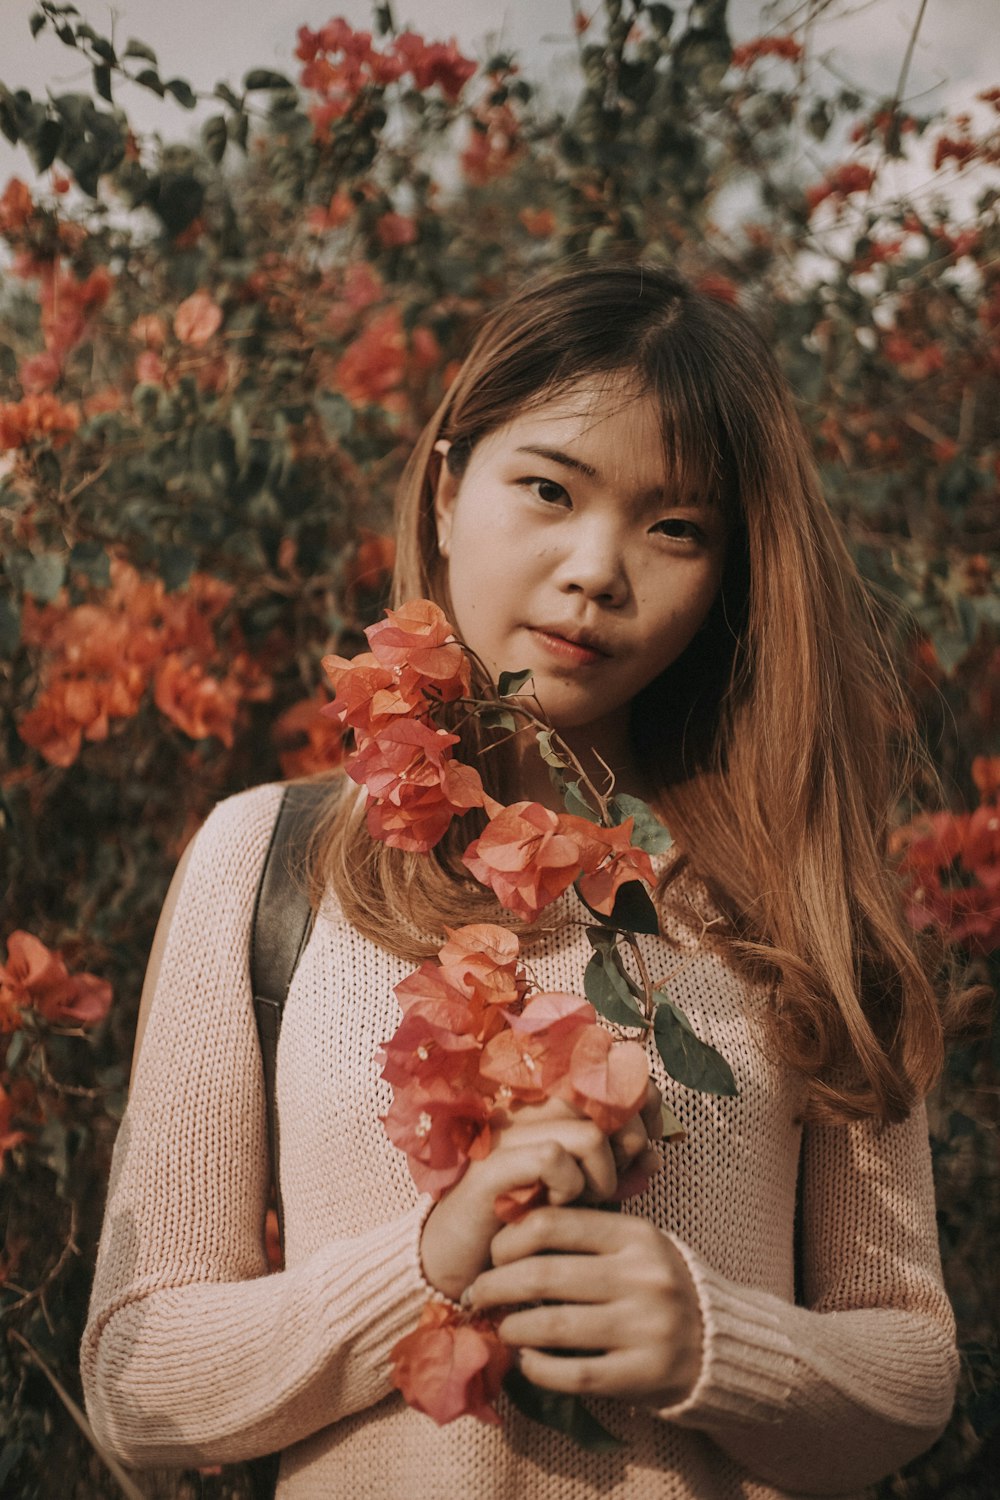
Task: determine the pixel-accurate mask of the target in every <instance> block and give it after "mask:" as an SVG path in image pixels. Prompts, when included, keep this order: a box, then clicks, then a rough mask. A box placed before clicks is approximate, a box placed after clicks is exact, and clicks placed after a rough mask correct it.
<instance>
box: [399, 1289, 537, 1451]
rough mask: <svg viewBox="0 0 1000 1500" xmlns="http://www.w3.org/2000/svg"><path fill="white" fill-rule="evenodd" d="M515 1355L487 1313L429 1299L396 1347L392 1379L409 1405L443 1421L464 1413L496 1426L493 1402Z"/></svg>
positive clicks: (449, 1420)
mask: <svg viewBox="0 0 1000 1500" xmlns="http://www.w3.org/2000/svg"><path fill="white" fill-rule="evenodd" d="M513 1358H514V1356H513V1353H512V1351H511V1350H510V1349H509V1348H508V1347H507V1345H506V1344H504V1343H502V1342H501V1340H500V1339H499V1338H498V1337H497V1333H496V1330H495V1329H494V1328H493V1326H492V1324H491V1323H490V1322H489V1321H488V1320H487V1319H486V1318H483V1317H477V1318H471V1319H469V1318H464V1317H463V1316H462V1315H461V1314H459V1313H456V1312H455V1311H454V1309H452V1308H449V1307H446V1306H445V1305H444V1304H443V1303H441V1302H428V1304H427V1306H426V1307H425V1308H424V1311H423V1313H422V1315H421V1318H420V1322H419V1323H418V1324H417V1327H416V1328H415V1329H414V1330H413V1332H412V1333H408V1334H406V1336H405V1337H404V1338H401V1339H400V1340H399V1342H398V1343H397V1344H396V1346H395V1348H394V1349H393V1351H392V1373H391V1377H390V1378H391V1380H392V1383H393V1385H394V1386H395V1387H396V1389H397V1390H398V1391H400V1392H401V1393H402V1396H403V1399H404V1400H405V1401H407V1402H408V1403H409V1405H410V1406H413V1407H416V1409H417V1411H422V1412H425V1413H426V1415H427V1416H429V1417H433V1419H434V1421H435V1422H437V1423H438V1425H439V1426H443V1425H444V1423H446V1422H453V1421H454V1420H455V1418H456V1417H462V1416H472V1417H478V1418H479V1420H480V1421H481V1422H490V1423H492V1424H493V1425H496V1424H497V1423H498V1422H499V1421H500V1418H499V1417H498V1416H497V1413H496V1411H495V1410H494V1408H493V1404H492V1403H493V1402H494V1401H495V1400H496V1399H497V1397H498V1396H499V1394H500V1387H501V1385H502V1384H503V1378H504V1376H505V1375H506V1373H507V1371H508V1370H509V1369H510V1366H511V1364H512V1363H513Z"/></svg>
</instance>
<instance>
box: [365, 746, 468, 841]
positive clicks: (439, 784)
mask: <svg viewBox="0 0 1000 1500" xmlns="http://www.w3.org/2000/svg"><path fill="white" fill-rule="evenodd" d="M457 743H458V736H457V735H453V734H446V733H445V732H444V730H441V729H431V728H429V726H428V725H426V724H422V723H420V722H419V721H414V720H412V719H406V718H401V719H399V720H398V721H394V722H390V723H389V724H386V725H384V726H382V727H380V728H379V729H378V732H377V737H376V738H375V739H372V740H370V741H367V742H366V743H365V744H364V745H363V746H362V748H361V749H360V750H358V751H356V752H355V754H354V755H353V756H351V758H350V759H349V761H348V763H347V773H348V775H349V776H350V777H351V778H352V779H353V780H354V781H357V782H358V783H359V784H361V785H362V786H365V787H367V789H368V797H369V805H368V814H367V817H368V828H369V830H370V832H371V834H372V837H373V838H377V839H380V840H381V841H382V842H383V843H386V844H389V845H390V846H391V847H392V848H395V849H409V850H412V851H415V852H426V850H428V849H430V848H433V846H434V845H435V844H436V843H437V842H438V841H439V840H440V839H441V838H442V837H443V836H444V833H445V832H446V830H447V828H448V827H449V825H450V823H451V820H452V818H453V817H454V816H455V814H456V813H461V812H466V811H467V810H468V809H469V808H470V807H481V806H482V804H483V798H484V796H485V793H484V792H483V785H482V782H481V781H480V779H479V773H478V772H477V771H474V770H473V768H472V767H471V766H465V765H461V764H460V763H459V762H457V761H454V760H452V759H451V747H452V746H453V745H455V744H457Z"/></svg>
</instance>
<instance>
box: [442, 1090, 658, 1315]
mask: <svg viewBox="0 0 1000 1500" xmlns="http://www.w3.org/2000/svg"><path fill="white" fill-rule="evenodd" d="M659 1135H660V1095H659V1093H658V1091H657V1090H656V1088H655V1086H654V1085H653V1084H650V1086H649V1091H648V1092H647V1096H646V1100H645V1102H644V1104H643V1107H642V1111H641V1113H640V1114H637V1115H634V1116H633V1117H632V1119H630V1120H628V1121H627V1122H626V1124H625V1125H623V1126H622V1128H621V1130H619V1131H616V1133H615V1134H614V1135H613V1136H611V1137H608V1136H606V1135H605V1134H604V1132H603V1131H602V1130H601V1129H600V1128H599V1127H598V1126H597V1125H595V1124H594V1122H593V1121H592V1120H589V1119H587V1117H586V1116H585V1115H583V1114H581V1113H580V1112H579V1111H578V1110H575V1109H573V1108H572V1107H571V1106H570V1105H568V1104H565V1103H563V1102H562V1101H561V1100H558V1099H550V1100H547V1101H546V1102H545V1103H544V1104H531V1105H523V1106H521V1107H519V1108H517V1109H516V1110H513V1111H512V1112H511V1115H510V1119H509V1122H508V1124H506V1125H505V1126H504V1127H503V1129H502V1130H501V1131H500V1133H499V1136H498V1139H497V1142H496V1144H495V1145H494V1148H493V1150H492V1151H491V1152H490V1154H489V1156H487V1157H485V1158H484V1159H483V1160H482V1161H474V1162H471V1163H470V1165H469V1167H468V1168H467V1170H466V1172H465V1174H464V1176H463V1177H462V1178H461V1179H460V1181H459V1182H457V1183H456V1184H455V1186H454V1187H453V1188H452V1189H451V1190H450V1191H449V1192H447V1193H446V1194H445V1195H444V1197H443V1198H442V1199H441V1201H440V1203H438V1204H436V1205H435V1207H434V1208H433V1209H432V1210H431V1212H430V1214H429V1215H428V1217H427V1222H426V1223H425V1225H424V1230H423V1237H422V1239H421V1242H420V1256H421V1260H422V1262H423V1269H424V1275H425V1276H426V1278H427V1280H428V1281H429V1282H430V1284H431V1285H432V1286H434V1287H436V1288H437V1289H438V1291H440V1292H443V1293H444V1294H445V1296H448V1297H451V1298H453V1299H455V1300H457V1299H458V1298H459V1297H460V1296H461V1295H462V1293H463V1292H464V1291H465V1288H466V1287H467V1286H468V1285H469V1283H470V1282H471V1281H472V1280H473V1278H474V1277H475V1276H477V1275H478V1274H479V1272H480V1271H482V1270H484V1269H485V1267H486V1266H488V1265H489V1263H490V1243H491V1241H492V1240H493V1237H494V1235H496V1233H497V1230H498V1229H499V1228H500V1227H501V1220H500V1219H499V1218H498V1217H497V1214H496V1208H495V1205H496V1201H497V1198H498V1197H500V1196H501V1195H502V1194H504V1193H509V1192H511V1191H513V1190H514V1189H516V1188H527V1187H530V1186H532V1185H533V1184H537V1183H541V1185H542V1187H543V1189H544V1190H545V1195H546V1198H547V1200H548V1202H549V1203H550V1204H557V1205H564V1204H568V1203H575V1202H577V1201H582V1202H586V1203H602V1202H606V1201H608V1200H609V1199H613V1198H616V1197H619V1196H621V1195H622V1189H623V1188H624V1189H626V1190H628V1189H630V1188H632V1187H633V1184H634V1183H636V1184H638V1185H641V1179H643V1178H645V1177H648V1176H649V1175H650V1174H651V1172H652V1171H653V1170H655V1168H656V1166H657V1165H658V1160H657V1158H656V1155H655V1153H654V1152H653V1151H652V1150H651V1149H650V1139H651V1138H652V1139H658V1138H659Z"/></svg>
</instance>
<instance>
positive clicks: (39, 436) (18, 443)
mask: <svg viewBox="0 0 1000 1500" xmlns="http://www.w3.org/2000/svg"><path fill="white" fill-rule="evenodd" d="M79 425H80V413H79V411H78V410H77V408H76V407H75V406H64V405H63V403H62V402H61V401H59V400H58V399H57V397H55V396H53V395H52V394H51V393H50V392H48V391H43V392H40V393H39V394H38V395H32V396H25V398H24V400H23V401H14V402H9V403H8V404H6V405H0V453H2V452H3V451H4V450H5V449H7V448H26V447H27V446H28V444H29V443H38V442H43V441H45V440H48V441H49V442H51V443H52V445H53V447H56V448H59V447H61V446H62V445H63V444H64V443H65V442H67V441H68V440H69V438H71V437H72V435H73V433H74V432H76V430H77V428H78V427H79Z"/></svg>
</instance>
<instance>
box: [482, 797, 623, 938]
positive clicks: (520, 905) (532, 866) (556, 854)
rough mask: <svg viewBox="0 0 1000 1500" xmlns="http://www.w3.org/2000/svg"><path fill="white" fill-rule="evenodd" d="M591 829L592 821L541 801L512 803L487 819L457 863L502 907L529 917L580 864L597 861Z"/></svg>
mask: <svg viewBox="0 0 1000 1500" xmlns="http://www.w3.org/2000/svg"><path fill="white" fill-rule="evenodd" d="M584 830H585V831H584ZM594 832H595V825H593V824H588V823H586V822H585V821H584V820H583V819H582V818H572V817H570V816H568V815H567V814H558V813H554V812H551V811H550V810H549V808H547V807H543V806H542V805H541V803H540V802H515V803H513V804H512V805H511V806H510V807H505V808H503V810H502V811H501V812H499V813H498V814H497V815H496V817H494V818H491V820H490V822H489V823H488V824H487V825H486V828H485V829H484V830H483V832H482V834H481V835H480V837H479V838H478V839H474V840H473V842H472V843H471V844H470V845H469V847H468V849H466V851H465V853H464V854H463V856H462V862H463V864H465V865H466V866H467V868H468V869H469V870H471V872H472V874H473V875H474V876H475V878H476V880H478V881H479V882H480V883H481V884H482V885H488V886H489V887H490V889H491V890H492V891H493V892H494V893H495V895H496V897H497V900H498V901H499V902H500V904H501V906H505V907H506V908H507V910H508V911H512V912H515V913H516V914H517V915H518V916H519V917H526V918H527V919H528V920H529V921H530V920H532V919H533V918H534V917H536V916H537V915H538V913H539V912H540V911H541V910H542V909H543V907H546V906H548V904H549V902H550V901H554V900H555V899H556V897H557V896H559V895H561V894H562V892H563V891H564V890H566V889H567V887H568V886H571V885H572V884H573V881H574V880H575V879H576V878H577V876H578V875H579V874H580V871H581V869H582V868H584V866H585V865H587V866H589V867H590V868H593V867H594V866H595V865H596V864H597V863H598V861H599V859H600V857H601V853H602V850H601V849H600V846H599V845H597V844H596V843H595V842H594V841H593V838H592V835H593V834H594Z"/></svg>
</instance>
